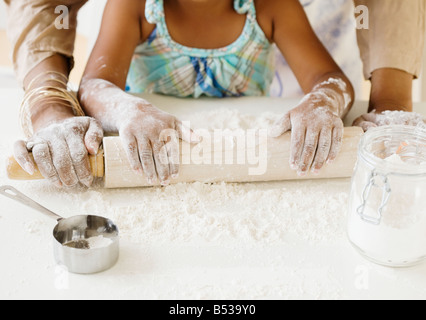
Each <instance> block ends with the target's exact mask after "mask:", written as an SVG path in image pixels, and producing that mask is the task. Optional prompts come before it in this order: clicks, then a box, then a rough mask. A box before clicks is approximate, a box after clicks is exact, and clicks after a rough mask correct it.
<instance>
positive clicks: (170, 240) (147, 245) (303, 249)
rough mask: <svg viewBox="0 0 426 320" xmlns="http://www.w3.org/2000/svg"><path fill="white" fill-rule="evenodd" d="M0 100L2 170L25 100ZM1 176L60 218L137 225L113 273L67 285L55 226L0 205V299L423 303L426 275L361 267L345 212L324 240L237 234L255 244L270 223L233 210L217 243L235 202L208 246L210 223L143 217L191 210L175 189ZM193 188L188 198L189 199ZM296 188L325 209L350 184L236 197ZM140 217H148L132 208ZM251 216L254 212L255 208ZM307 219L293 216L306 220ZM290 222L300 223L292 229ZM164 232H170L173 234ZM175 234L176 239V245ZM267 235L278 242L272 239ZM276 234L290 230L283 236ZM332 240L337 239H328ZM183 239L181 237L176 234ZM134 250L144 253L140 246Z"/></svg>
mask: <svg viewBox="0 0 426 320" xmlns="http://www.w3.org/2000/svg"><path fill="white" fill-rule="evenodd" d="M0 97H1V104H2V110H3V114H2V117H1V118H0V155H1V158H2V159H0V160H2V161H3V160H4V157H5V156H7V155H8V154H10V149H11V146H12V144H13V142H14V140H15V139H16V138H17V137H18V136H20V133H19V130H18V125H17V122H18V121H17V119H18V118H17V111H18V107H19V103H20V100H21V97H22V93H21V92H20V91H19V90H9V89H8V90H5V89H0ZM150 99H151V101H153V102H154V103H156V104H157V105H158V106H162V107H165V109H166V110H168V111H171V112H173V113H175V114H176V115H178V116H179V115H181V114H185V113H187V112H189V110H191V108H195V107H200V106H202V107H203V108H217V107H218V106H220V107H221V108H222V107H227V108H232V109H236V110H239V111H241V112H247V113H253V114H256V113H259V112H264V111H271V112H277V113H279V112H285V110H288V108H290V107H291V106H293V105H294V103H295V102H294V101H287V100H282V99H268V98H259V99H257V100H256V102H255V103H253V101H254V100H253V99H250V100H247V99H239V100H226V101H225V100H223V101H218V100H215V101H203V102H200V101H199V100H193V101H186V100H176V99H172V98H166V97H150ZM365 110H366V104H365V103H357V105H356V107H355V108H354V109H353V110H352V112H351V114H350V115H349V117H348V119H347V124H350V123H351V121H352V120H353V119H354V118H355V117H356V116H357V115H358V114H361V113H362V112H364V111H365ZM416 110H417V111H418V112H422V113H425V112H426V105H424V104H419V105H417V106H416ZM2 163H3V162H2ZM3 171H4V170H2V171H1V174H0V184H11V185H13V186H15V187H16V188H18V189H20V190H21V191H22V192H24V193H26V194H27V195H29V196H31V197H33V198H34V199H35V200H37V201H39V202H40V203H42V204H43V205H45V206H46V207H48V208H50V209H52V210H53V211H56V212H57V213H59V214H62V215H64V216H66V217H68V216H72V215H76V214H89V213H90V214H96V215H106V216H108V217H113V218H114V217H115V218H117V217H118V215H125V213H124V212H125V209H123V208H126V207H128V208H129V209H128V215H129V217H132V219H133V220H132V221H127V222H126V220H125V217H121V218H120V221H124V222H126V224H125V225H122V226H121V228H120V225H119V228H120V229H121V252H120V260H119V262H118V263H117V265H116V266H115V267H113V268H112V269H110V270H108V271H106V272H104V273H100V274H96V275H89V276H87V275H86V276H82V275H75V274H68V273H67V272H65V271H64V270H63V269H62V268H61V267H59V266H56V265H55V263H54V261H53V252H52V250H53V246H52V238H51V233H52V230H53V228H54V226H55V222H54V221H53V220H52V221H50V220H49V219H48V218H45V217H43V216H42V215H40V214H39V213H37V212H33V211H32V210H30V209H28V208H26V207H23V206H22V205H20V204H17V203H14V202H13V201H10V200H9V199H6V198H0V207H1V208H2V209H1V210H0V248H1V253H2V259H1V263H0V299H293V298H295V299H312V298H313V299H424V298H426V264H423V265H421V266H417V267H414V268H409V269H390V268H385V267H381V266H377V265H374V264H372V263H370V262H368V261H366V260H365V259H364V258H362V257H361V256H360V255H359V254H358V253H357V252H355V251H354V249H353V248H352V247H351V245H350V244H349V243H348V241H347V239H346V237H345V230H344V228H345V223H344V221H345V217H344V215H345V213H346V208H332V209H330V210H332V212H333V214H334V215H333V216H332V217H333V219H334V217H336V213H337V221H334V220H331V219H327V218H325V219H324V218H323V217H318V220H321V219H324V220H323V224H320V223H319V222H316V223H317V224H318V225H320V226H321V228H323V230H322V231H318V232H314V234H313V235H312V237H311V236H310V235H309V234H304V233H303V221H302V220H301V221H300V222H294V221H292V220H286V221H289V222H291V223H293V224H294V225H295V226H299V227H301V230H297V232H294V233H292V232H291V231H289V233H288V235H285V236H283V235H280V236H277V237H273V236H272V235H267V234H266V235H263V236H259V234H242V232H246V231H247V230H251V231H252V232H254V233H256V229H255V227H257V225H256V223H258V227H259V229H261V228H263V229H262V230H264V231H265V232H266V233H267V231H268V228H267V226H268V225H270V224H273V223H274V222H275V221H281V220H279V219H280V217H279V216H278V217H277V214H276V213H274V214H271V213H270V212H268V211H267V210H265V212H264V213H263V214H262V216H256V219H254V218H253V216H249V213H247V215H248V216H247V219H245V218H244V216H243V214H244V213H241V212H239V211H238V210H237V211H238V213H236V215H238V219H239V220H238V221H237V222H238V224H237V225H235V226H234V227H235V228H234V229H233V230H232V231H233V232H232V233H229V232H228V233H226V234H225V233H224V234H216V233H215V231H217V232H219V231H220V230H227V231H229V230H230V229H229V228H228V229H226V228H224V227H223V225H222V224H223V223H224V222H226V221H229V219H231V218H232V217H226V216H224V215H223V214H222V213H221V212H222V211H223V212H226V211H227V210H228V211H229V210H230V209H229V206H232V205H233V202H232V201H233V200H232V199H231V200H229V199H227V200H225V199H218V201H217V203H215V207H214V208H210V209H211V210H210V211H208V209H209V208H207V209H206V210H207V211H206V216H207V217H208V218H209V219H211V220H212V226H213V227H209V232H210V234H209V235H203V234H202V230H203V229H202V228H204V227H205V226H206V225H205V223H206V222H205V220H203V219H204V217H202V216H201V215H199V214H198V213H197V214H195V215H194V216H191V213H187V214H182V215H181V216H178V215H173V216H168V215H167V206H164V207H163V208H162V210H161V212H160V211H158V212H154V210H152V211H153V212H145V211H144V208H155V207H154V206H150V202H155V201H161V199H162V198H161V197H162V196H164V195H167V196H171V197H174V198H173V199H174V201H175V203H173V205H195V204H179V202H178V199H179V197H178V196H176V195H174V194H173V193H172V191H173V190H175V189H171V190H169V191H167V190H156V191H155V190H151V191H147V190H146V189H136V190H103V189H102V188H101V187H100V186H99V185H97V186H95V188H94V189H91V190H89V191H86V190H84V189H77V190H70V191H65V190H61V191H58V190H55V189H53V188H52V187H50V186H48V185H47V184H46V183H45V182H12V181H8V179H7V178H6V177H5V174H4V172H3ZM182 188H183V187H182ZM197 188H198V189H199V188H210V186H205V187H201V186H198V187H197ZM197 188H195V187H194V188H191V187H188V188H187V189H185V188H183V189H184V190H187V191H188V190H189V191H188V192H196V191H197ZM211 188H212V192H218V194H219V195H221V193H220V192H223V190H225V191H226V190H229V189H226V187H225V186H217V187H214V186H211ZM295 188H300V190H301V192H322V193H323V194H324V197H330V199H332V198H333V197H337V196H336V195H338V196H339V197H340V196H342V197H344V194H345V192H346V193H347V191H348V189H349V188H350V179H338V180H322V181H317V182H314V183H310V184H309V185H308V184H307V182H300V181H298V182H292V181H289V182H276V183H261V184H251V185H246V186H244V187H241V189H240V188H239V187H237V189H236V196H237V197H238V192H240V191H241V190H245V192H252V193H250V194H253V195H256V194H257V193H255V191H256V190H264V192H265V194H267V193H273V194H276V193H274V192H276V190H286V189H287V190H295ZM204 190H205V189H204ZM302 196H303V195H302ZM306 196H307V197H308V196H309V194H307V195H306ZM206 197H207V196H206ZM333 199H334V198H333ZM240 200H241V199H240ZM326 200H327V199H325V201H326ZM330 202H332V200H330ZM253 203H254V204H255V203H256V202H255V201H254V202H253ZM307 203H308V204H309V201H307ZM139 205H140V206H145V207H144V208H142V207H140V208H139V207H138V206H139ZM318 205H323V204H320V203H318ZM221 206H223V207H221ZM225 206H228V207H226V208H225ZM304 206H306V204H300V208H302V209H301V210H303V208H305V209H306V208H307V207H304ZM221 209H223V210H222V211H221ZM123 210H124V211H123ZM129 210H130V211H129ZM131 210H141V215H142V214H143V217H144V218H143V219H147V220H148V222H149V225H148V226H146V229H143V228H142V225H143V224H144V223H145V222H146V221H144V220H143V219H142V218H141V219H138V218H137V217H138V216H137V215H135V213H134V212H133V211H131ZM215 210H216V211H217V212H218V220H217V221H218V222H219V223H218V224H217V225H215V224H214V223H215V222H214V220H215V216H214V211H215ZM310 210H311V211H310V215H311V218H312V217H313V218H315V208H314V207H313V208H310ZM253 212H257V211H256V208H253ZM271 212H272V211H271ZM339 212H341V216H339ZM303 214H304V212H300V215H301V217H302V216H303ZM169 219H170V220H169ZM276 219H278V220H276ZM294 219H296V220H297V217H294ZM301 219H302V218H301ZM170 221H172V222H173V225H169V224H168V223H170ZM320 222H321V221H320ZM197 223H199V224H200V225H199V226H198V225H197ZM244 223H250V224H251V227H250V228H246V227H245V226H243V224H244ZM238 225H240V226H241V228H239V227H238ZM132 226H133V227H134V230H146V231H148V232H147V233H146V237H145V238H143V235H138V234H135V233H134V230H133V231H132ZM214 226H216V227H217V229H215V227H214ZM265 226H266V228H265ZM197 228H198V229H197ZM151 230H154V231H155V230H158V232H154V231H151ZM163 230H164V233H162V232H163ZM170 230H174V232H173V236H172V235H171V234H170ZM200 230H201V231H200ZM253 230H254V231H253ZM274 230H277V229H276V227H275V228H274ZM283 230H286V229H285V226H283ZM306 230H308V231H309V230H311V231H312V230H313V229H312V226H307V228H306ZM327 230H330V231H331V232H335V233H336V235H333V234H328V235H327V234H326V232H327ZM168 231H169V233H167V232H168ZM183 231H185V232H186V233H185V234H182V233H181V232H183ZM321 232H322V233H321ZM315 236H318V237H315ZM140 239H145V240H146V241H142V242H141V241H140ZM246 239H248V240H247V241H246ZM257 239H259V240H257Z"/></svg>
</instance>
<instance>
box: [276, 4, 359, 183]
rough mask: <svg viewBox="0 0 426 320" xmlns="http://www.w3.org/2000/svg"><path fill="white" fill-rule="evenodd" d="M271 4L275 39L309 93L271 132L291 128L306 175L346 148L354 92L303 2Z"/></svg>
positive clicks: (296, 159)
mask: <svg viewBox="0 0 426 320" xmlns="http://www.w3.org/2000/svg"><path fill="white" fill-rule="evenodd" d="M270 8H271V9H272V11H270V16H271V20H272V21H273V26H272V30H273V32H272V39H273V41H274V42H275V43H276V44H277V46H278V47H279V49H280V50H281V52H282V54H283V55H284V57H285V58H286V60H287V61H288V63H289V66H290V67H291V69H292V70H293V72H294V74H295V76H296V78H297V79H298V81H299V83H300V86H301V87H302V89H303V90H304V92H305V93H306V94H307V95H306V96H305V98H304V99H303V100H302V101H301V102H300V104H299V105H298V106H297V107H296V108H294V109H293V110H291V111H290V112H288V113H287V114H286V115H285V116H284V117H283V118H282V119H280V120H279V121H278V122H277V123H276V124H275V126H274V127H273V128H272V130H271V135H272V136H279V135H281V134H283V133H284V132H287V131H289V130H291V131H292V150H291V159H290V165H291V166H292V168H294V169H295V170H298V172H299V174H301V175H305V174H306V173H307V172H308V170H310V169H312V171H313V172H314V173H317V172H318V171H319V170H320V169H321V168H322V167H323V165H324V163H325V162H331V161H333V160H334V159H335V158H336V157H337V155H338V153H339V151H340V148H341V142H342V136H343V122H342V118H343V117H344V116H345V115H346V114H347V113H348V111H349V110H350V108H351V106H352V104H353V101H354V91H353V88H352V85H351V83H350V81H349V80H348V79H347V77H346V76H345V75H344V74H343V72H342V71H341V69H340V68H339V67H338V66H337V64H336V63H335V62H334V60H333V59H332V57H331V56H330V54H329V53H328V52H327V50H326V49H325V48H324V46H323V45H322V43H321V42H320V41H319V40H318V38H317V37H316V35H315V33H314V31H313V30H312V28H311V26H310V24H309V21H308V19H307V17H306V14H305V12H304V10H303V7H302V6H301V5H300V3H299V1H297V0H286V1H274V4H273V5H271V6H270ZM271 9H270V10H271Z"/></svg>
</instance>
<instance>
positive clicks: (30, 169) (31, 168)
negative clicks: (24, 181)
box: [24, 162, 35, 175]
mask: <svg viewBox="0 0 426 320" xmlns="http://www.w3.org/2000/svg"><path fill="white" fill-rule="evenodd" d="M24 169H25V171H26V172H28V173H29V174H30V175H34V172H35V168H34V165H33V164H32V163H30V162H27V163H26V164H25V165H24Z"/></svg>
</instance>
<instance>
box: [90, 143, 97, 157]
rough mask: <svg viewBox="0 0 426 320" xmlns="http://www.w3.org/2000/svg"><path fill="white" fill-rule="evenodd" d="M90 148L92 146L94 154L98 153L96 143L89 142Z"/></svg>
mask: <svg viewBox="0 0 426 320" xmlns="http://www.w3.org/2000/svg"><path fill="white" fill-rule="evenodd" d="M90 148H92V150H93V152H94V154H95V155H96V154H98V152H99V145H98V144H91V145H90Z"/></svg>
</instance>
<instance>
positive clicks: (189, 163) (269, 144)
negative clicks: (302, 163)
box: [7, 127, 363, 188]
mask: <svg viewBox="0 0 426 320" xmlns="http://www.w3.org/2000/svg"><path fill="white" fill-rule="evenodd" d="M362 135H363V131H362V129H361V128H358V127H349V128H345V134H344V138H343V146H342V150H341V152H340V154H339V156H338V158H337V159H336V160H335V161H334V162H333V163H332V164H330V165H325V166H324V168H323V169H322V170H321V172H320V174H319V175H313V174H312V173H309V174H308V175H306V176H304V177H300V176H298V175H297V173H296V172H295V171H294V170H291V169H290V165H289V159H290V146H291V134H290V133H287V134H284V135H283V136H281V137H280V138H269V137H267V136H266V135H264V137H263V138H262V135H259V136H257V137H254V136H253V137H250V136H242V137H235V138H233V139H231V140H229V139H227V138H226V137H220V138H219V139H217V137H216V138H212V139H211V141H209V139H203V142H202V143H200V144H197V145H189V144H187V143H185V142H181V144H180V150H181V158H180V163H181V165H180V172H179V177H178V178H177V179H174V180H172V181H171V183H180V182H195V181H199V182H205V183H208V182H222V181H224V182H260V181H265V182H266V181H280V180H299V179H324V178H348V177H351V176H352V173H353V170H354V167H355V163H356V160H357V151H358V145H359V141H360V139H361V137H362ZM228 138H229V137H228ZM254 140H255V141H256V142H255V143H253V141H254ZM103 151H104V154H103V156H102V155H99V156H97V157H91V164H92V171H93V172H94V175H95V176H96V177H104V179H105V181H104V186H105V188H130V187H147V186H149V184H148V182H147V180H146V178H145V177H144V176H140V175H137V174H135V173H134V171H133V170H132V169H131V167H130V165H129V161H128V160H127V156H126V153H125V151H124V149H123V146H122V144H121V139H120V138H119V137H106V138H104V142H103ZM7 172H8V176H9V178H10V179H14V180H35V179H40V178H42V177H41V175H40V173H39V172H38V170H37V172H36V174H35V175H34V176H30V175H29V174H27V173H25V172H24V171H23V170H22V169H21V168H20V166H19V165H18V164H17V163H16V161H15V160H14V159H13V158H10V159H9V161H8V166H7Z"/></svg>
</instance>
